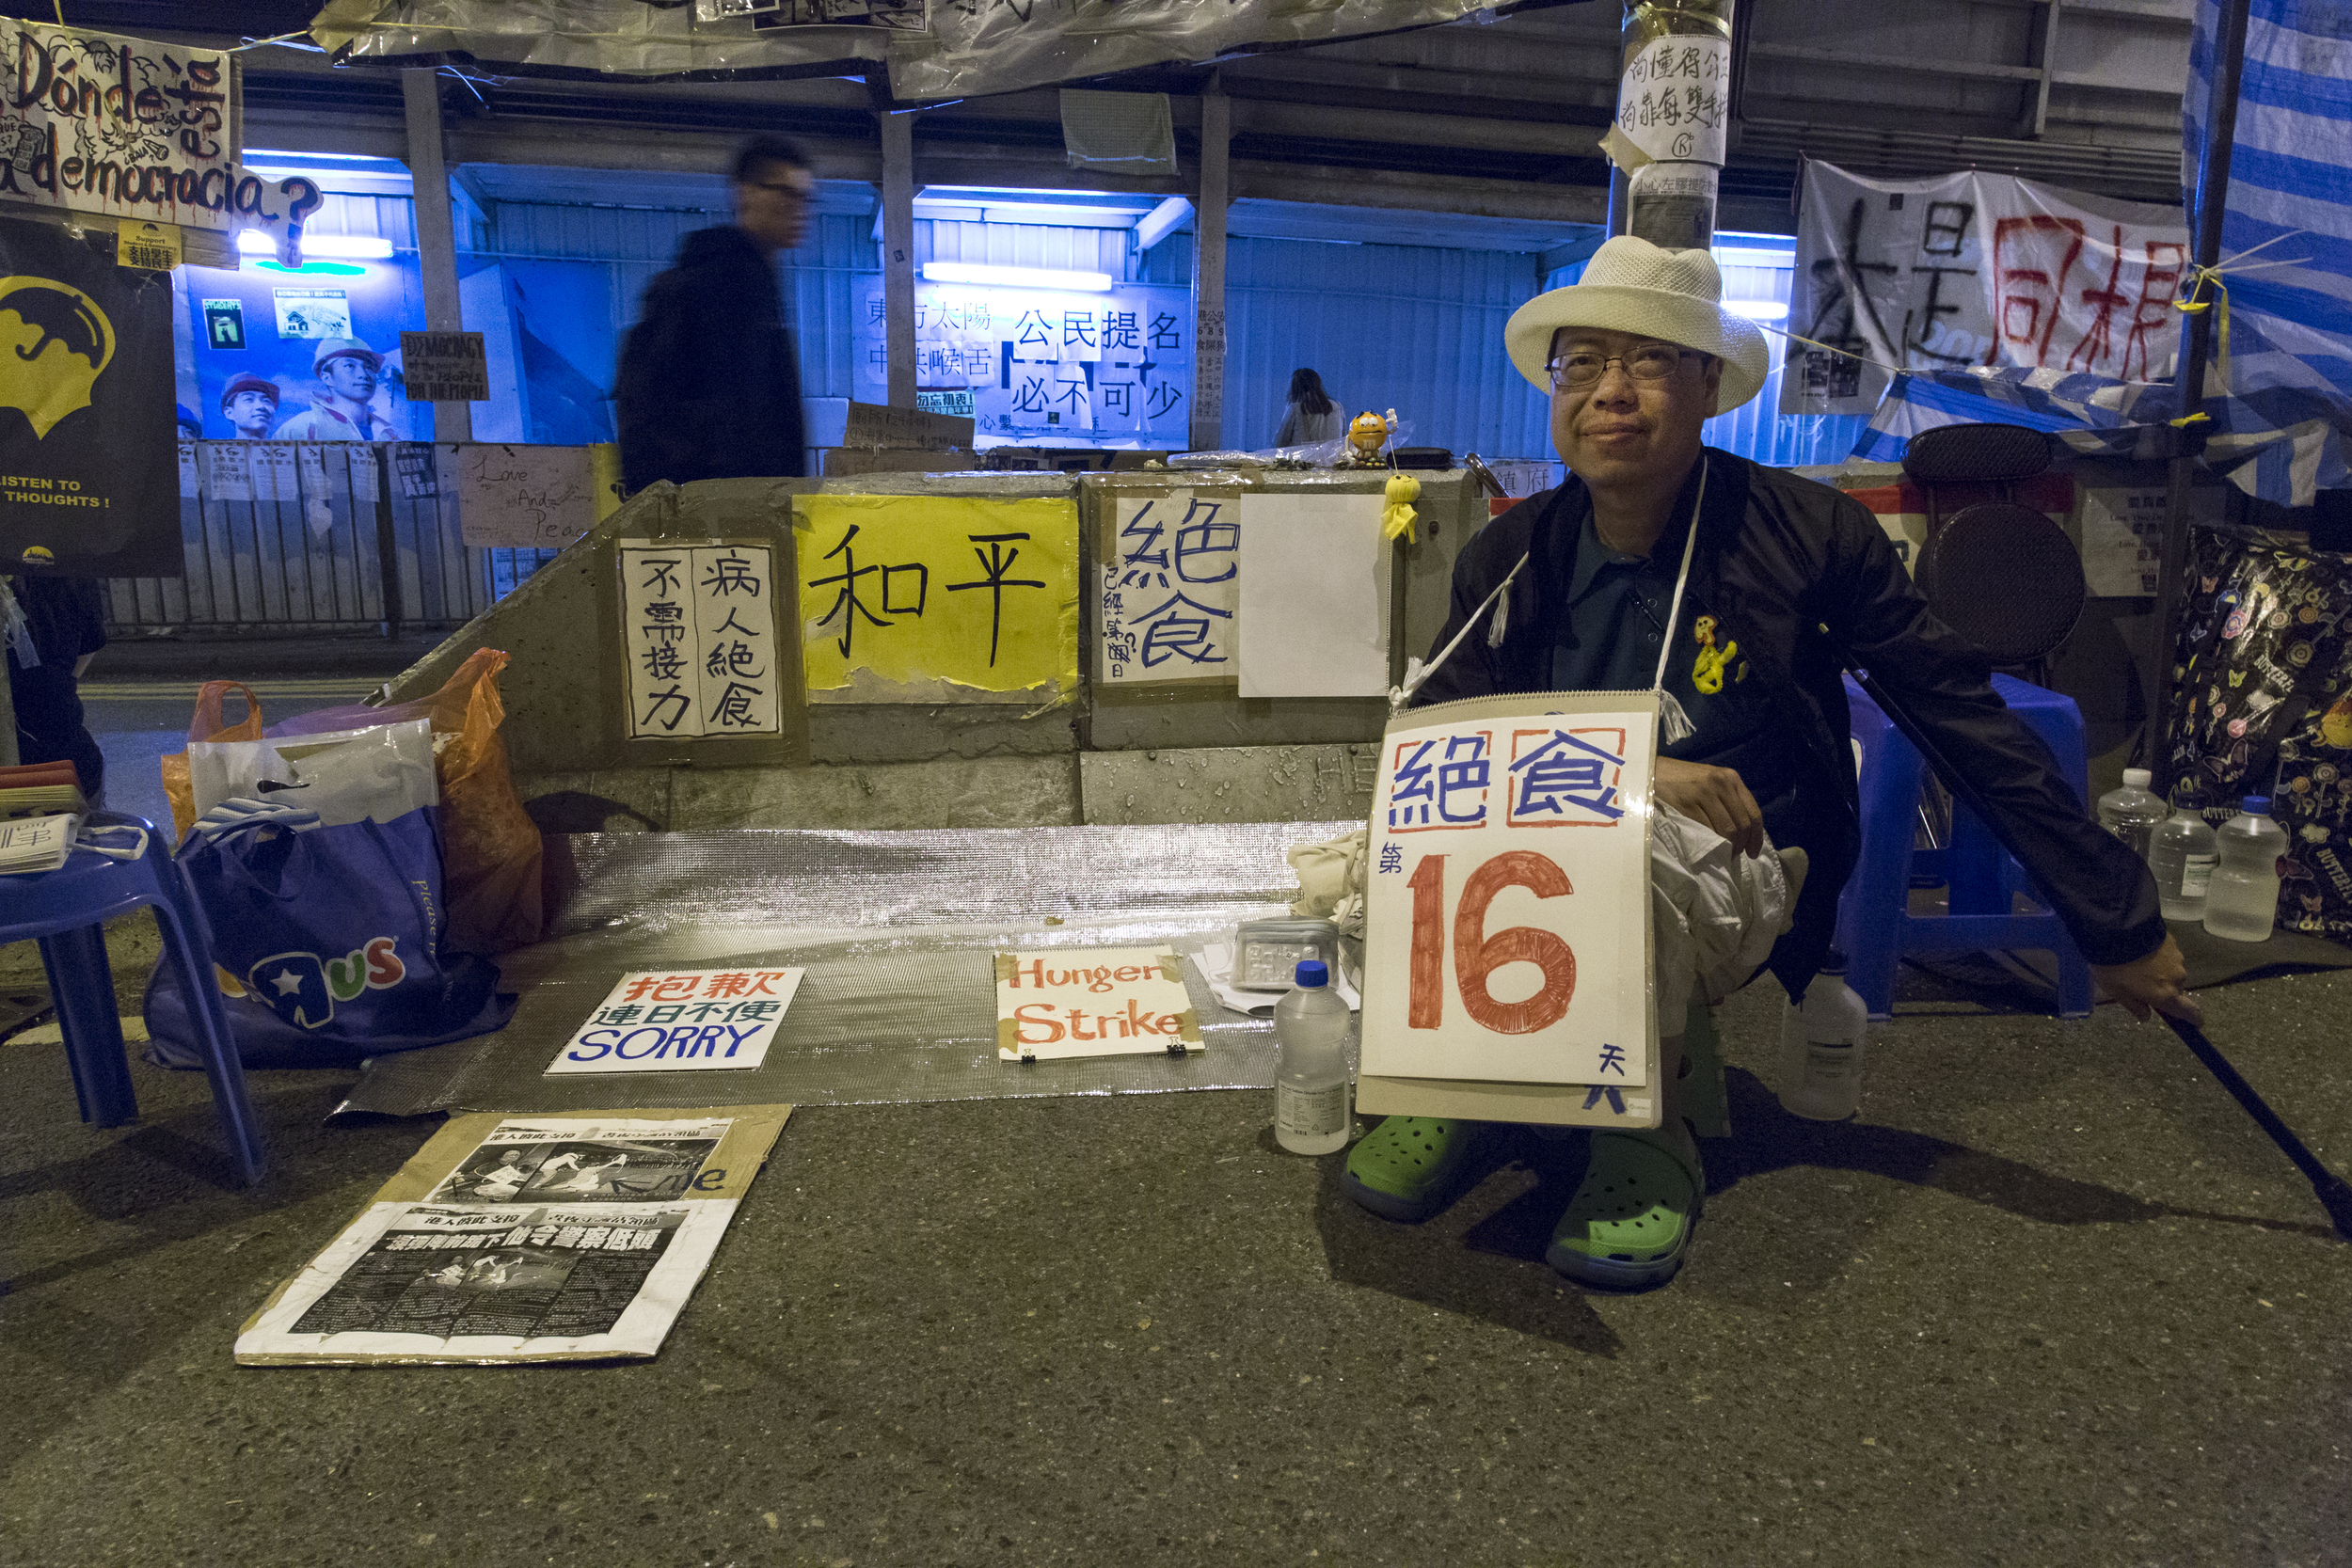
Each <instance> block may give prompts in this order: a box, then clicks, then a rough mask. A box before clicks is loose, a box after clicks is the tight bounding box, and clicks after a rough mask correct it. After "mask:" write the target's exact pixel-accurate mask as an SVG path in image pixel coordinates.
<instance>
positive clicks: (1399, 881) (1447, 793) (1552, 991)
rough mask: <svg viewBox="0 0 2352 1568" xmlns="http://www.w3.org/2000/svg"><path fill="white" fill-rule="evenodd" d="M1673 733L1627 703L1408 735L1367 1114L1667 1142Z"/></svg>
mask: <svg viewBox="0 0 2352 1568" xmlns="http://www.w3.org/2000/svg"><path fill="white" fill-rule="evenodd" d="M1657 731H1658V720H1657V705H1656V703H1655V700H1654V699H1653V698H1652V697H1651V696H1650V695H1649V694H1648V693H1646V692H1624V691H1612V692H1552V693H1548V694H1522V695H1518V696H1509V697H1487V698H1478V699H1474V700H1472V701H1470V702H1463V703H1449V704H1444V705H1439V706H1437V707H1431V708H1425V709H1422V710H1419V711H1417V712H1414V713H1408V714H1406V715H1403V716H1401V717H1399V718H1398V719H1396V720H1395V721H1391V725H1390V727H1389V732H1388V735H1387V736H1386V738H1385V740H1384V742H1383V745H1382V754H1381V762H1380V782H1379V787H1378V789H1377V790H1376V791H1375V794H1374V797H1373V810H1372V851H1371V853H1372V867H1371V871H1370V874H1369V876H1368V877H1367V879H1366V880H1367V891H1366V929H1365V949H1364V986H1363V994H1364V1006H1363V1076H1362V1084H1361V1085H1360V1087H1359V1104H1361V1105H1362V1106H1363V1108H1364V1109H1366V1110H1373V1111H1384V1112H1386V1111H1405V1112H1414V1113H1420V1114H1429V1115H1479V1114H1482V1112H1483V1114H1485V1115H1488V1116H1507V1117H1508V1118H1509V1119H1515V1120H1521V1121H1544V1122H1554V1123H1585V1124H1593V1125H1607V1126H1618V1127H1626V1126H1655V1125H1656V1124H1657V1119H1658V1109H1657V1101H1656V1092H1655V1091H1656V1085H1657V1062H1658V1033H1657V1020H1656V1017H1655V1013H1654V1010H1653V1008H1652V1006H1651V1004H1650V963H1651V955H1650V893H1649V805H1650V778H1651V771H1652V763H1653V761H1654V759H1655V757H1656V755H1657ZM1473 1094H1484V1095H1485V1096H1486V1098H1485V1099H1484V1100H1474V1099H1472V1098H1469V1097H1470V1096H1471V1095H1473ZM1497 1097H1502V1098H1505V1099H1508V1100H1510V1101H1513V1102H1514V1103H1513V1105H1512V1107H1511V1108H1509V1109H1507V1110H1505V1109H1501V1108H1499V1107H1498V1106H1497V1105H1496V1103H1495V1100H1496V1098H1497Z"/></svg>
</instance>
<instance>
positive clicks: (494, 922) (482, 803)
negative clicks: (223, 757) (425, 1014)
mask: <svg viewBox="0 0 2352 1568" xmlns="http://www.w3.org/2000/svg"><path fill="white" fill-rule="evenodd" d="M507 662H508V656H507V655H506V654H504V653H501V652H500V651H499V650H498V649H496V648H478V649H476V650H475V651H474V652H473V653H472V654H471V655H470V656H469V657H468V658H467V659H466V662H465V663H463V664H461V665H459V666H458V667H457V672H456V673H454V674H453V675H451V676H450V678H449V681H448V684H446V685H444V686H443V687H442V688H441V689H439V690H438V691H436V692H435V693H433V695H431V696H430V697H422V698H420V699H418V700H417V701H415V702H412V703H393V704H390V705H387V706H384V707H338V708H326V709H324V710H322V711H320V712H317V713H306V714H303V715H301V716H300V717H299V718H295V719H290V720H288V721H285V722H284V723H282V724H274V725H272V726H270V728H269V730H268V732H267V734H268V736H269V737H270V738H272V739H277V738H280V737H283V736H297V735H320V734H324V733H326V731H329V730H351V729H360V728H364V727H366V726H369V725H373V724H399V723H405V722H406V721H410V720H414V719H430V720H431V721H433V736H434V749H435V755H434V772H435V773H436V774H437V777H438V780H439V783H440V789H441V809H440V828H441V894H442V897H443V898H444V900H445V901H446V902H447V903H448V905H449V931H448V933H447V935H446V936H445V938H444V939H443V940H444V941H445V942H447V943H448V944H449V945H450V946H452V947H454V948H456V949H458V950H459V951H461V952H467V953H502V952H504V951H506V950H507V949H508V948H510V947H520V946H522V945H523V944H524V943H526V942H536V941H538V940H539V933H540V931H541V929H542V928H543V926H544V912H543V911H542V909H541V893H540V885H539V877H540V857H541V847H540V842H539V829H538V825H537V824H536V823H534V822H532V820H531V816H530V814H529V813H527V812H525V811H524V810H523V803H522V798H521V797H520V796H518V795H516V793H515V780H514V775H513V774H512V773H510V772H509V771H508V769H507V763H506V742H505V740H504V739H503V738H502V737H501V736H500V735H499V726H500V725H501V723H503V722H505V720H506V707H505V705H504V704H502V703H501V702H500V701H499V685H498V675H499V672H500V671H501V670H503V669H505V668H506V665H507ZM230 691H243V692H244V693H245V698H246V704H247V705H248V711H247V713H246V718H245V720H244V721H243V722H241V723H238V724H235V725H233V726H229V727H226V728H224V727H222V725H221V722H220V721H221V699H222V698H223V697H224V696H226V695H227V694H228V693H229V692H230ZM262 736H263V731H262V710H261V705H260V704H259V703H258V702H256V701H255V699H254V696H253V689H252V688H250V687H248V686H245V685H243V684H242V683H239V682H236V681H209V682H207V683H206V684H205V685H204V687H203V689H201V690H199V692H198V693H197V699H196V715H195V718H194V720H193V721H191V722H190V723H189V725H188V738H189V739H191V740H260V739H262ZM444 736H446V737H447V738H446V739H444V738H443V737H444ZM164 790H165V792H166V793H167V795H169V796H170V798H171V816H172V824H173V827H174V828H175V829H176V830H177V831H178V833H179V836H180V837H181V838H183V839H184V838H186V837H187V835H188V830H189V829H190V828H192V827H194V826H195V825H196V797H195V794H194V791H193V788H192V786H191V784H190V783H189V778H188V757H187V753H186V752H178V753H176V754H174V755H172V756H167V757H166V758H164Z"/></svg>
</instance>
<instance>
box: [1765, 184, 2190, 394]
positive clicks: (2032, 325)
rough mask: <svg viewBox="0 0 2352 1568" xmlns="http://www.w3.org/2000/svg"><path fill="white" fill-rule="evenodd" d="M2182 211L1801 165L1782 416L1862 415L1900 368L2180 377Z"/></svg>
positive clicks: (2021, 187)
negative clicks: (2174, 364) (2175, 371)
mask: <svg viewBox="0 0 2352 1568" xmlns="http://www.w3.org/2000/svg"><path fill="white" fill-rule="evenodd" d="M2187 256H2188V230H2187V228H2186V226H2185V223H2184V221H2183V219H2182V216H2181V211H2180V209H2179V208H2177V207H2159V206H2153V205H2151V204H2148V203H2145V202H2136V201H2115V200H2110V199H2108V198H2104V197H2096V196H2090V195H2086V194H2084V193H2082V192H2078V191H2062V190H2058V189H2057V188H2055V187H2053V186H2049V185H2041V184H2036V183H2035V182H2032V181H2030V180H2020V179H2017V178H2015V177H2014V176H2011V175H2006V174H1985V173H1980V172H1970V173H1965V174H1947V175H1943V176H1940V177H1937V178H1934V179H1928V180H1865V179H1863V178H1861V177H1859V176H1857V175H1851V174H1848V173H1847V172H1846V171H1845V170H1843V169H1840V168H1836V167H1834V166H1831V165H1828V164H1823V163H1812V162H1808V163H1807V164H1806V165H1805V166H1804V199H1803V205H1802V207H1801V209H1800V213H1799V216H1798V220H1797V270H1796V276H1795V277H1794V278H1793V280H1792V281H1791V282H1790V285H1789V291H1788V324H1787V325H1788V333H1789V338H1788V342H1787V344H1786V355H1785V356H1786V360H1787V367H1786V373H1785V374H1784V375H1783V377H1782V380H1781V388H1780V411H1781V412H1782V413H1784V414H1865V415H1867V414H1868V413H1870V412H1871V411H1872V410H1874V409H1875V408H1877V406H1878V403H1879V398H1880V396H1881V394H1883V392H1884V391H1885V390H1886V386H1887V383H1888V382H1889V381H1890V380H1892V379H1893V376H1894V372H1896V371H1898V370H1902V371H1948V370H1964V369H1966V368H1968V367H1970V366H1974V365H2020V366H2026V367H2033V368H2044V369H2049V370H2056V371H2063V372H2069V373H2073V372H2089V373H2090V374H2093V375H2102V376H2106V377H2109V378H2111V379H2113V380H2117V381H2155V380H2162V379H2164V378H2166V377H2168V376H2169V375H2170V374H2171V373H2172V371H2171V358H2172V351H2173V346H2174V343H2175V341H2177V339H2178V337H2179V329H2180V317H2179V315H2178V313H2177V312H2176V311H2174V310H2173V309H2172V300H2173V297H2174V295H2176V294H2177V293H2179V292H2180V289H2181V282H2182V278H2183V277H2184V276H2185V271H2186V267H2187Z"/></svg>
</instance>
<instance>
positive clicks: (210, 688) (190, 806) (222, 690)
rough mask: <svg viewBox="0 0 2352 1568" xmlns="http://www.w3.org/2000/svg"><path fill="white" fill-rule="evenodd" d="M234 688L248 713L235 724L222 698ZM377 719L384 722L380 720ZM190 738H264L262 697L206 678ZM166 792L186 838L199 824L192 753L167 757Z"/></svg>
mask: <svg viewBox="0 0 2352 1568" xmlns="http://www.w3.org/2000/svg"><path fill="white" fill-rule="evenodd" d="M231 691H242V692H244V693H245V717H244V718H243V719H242V720H240V721H237V722H236V723H234V724H223V723H222V722H221V721H220V700H221V699H222V698H223V697H226V696H227V695H229V693H230V692H231ZM376 722H379V723H380V722H383V721H381V720H378V721H376ZM188 738H189V739H190V740H259V739H261V738H262V699H261V698H259V697H256V696H255V695H254V694H253V689H252V688H251V687H249V686H247V685H246V684H245V683H244V682H243V681H206V682H205V683H204V684H203V685H202V686H200V687H199V688H198V689H197V693H196V717H195V718H193V719H191V720H189V721H188ZM164 794H165V795H166V796H167V798H168V799H169V800H170V801H171V836H172V841H173V842H174V843H179V842H181V841H183V840H185V839H186V838H187V836H188V830H189V829H190V828H193V827H195V826H196V786H195V785H194V784H191V783H190V782H189V780H188V753H187V752H172V753H171V754H170V755H169V756H167V757H166V758H164Z"/></svg>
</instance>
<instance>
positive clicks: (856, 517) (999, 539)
mask: <svg viewBox="0 0 2352 1568" xmlns="http://www.w3.org/2000/svg"><path fill="white" fill-rule="evenodd" d="M794 510H795V519H796V525H797V527H798V528H799V529H800V567H801V598H800V605H801V624H802V631H803V637H804V638H805V639H806V641H804V642H803V644H802V657H803V661H804V664H805V668H806V670H807V681H808V692H809V698H810V700H811V701H812V702H827V701H830V702H850V703H894V702H913V703H936V702H958V701H964V702H1034V701H1038V700H1041V699H1044V698H1050V697H1053V696H1056V695H1057V694H1059V693H1062V692H1066V691H1070V690H1073V689H1075V687H1076V684H1077V673H1078V510H1077V505H1076V503H1075V502H1073V501H1069V500H1062V499H1032V500H987V499H978V498H975V497H961V496H803V497H801V498H800V499H797V500H796V501H795V502H794Z"/></svg>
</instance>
